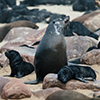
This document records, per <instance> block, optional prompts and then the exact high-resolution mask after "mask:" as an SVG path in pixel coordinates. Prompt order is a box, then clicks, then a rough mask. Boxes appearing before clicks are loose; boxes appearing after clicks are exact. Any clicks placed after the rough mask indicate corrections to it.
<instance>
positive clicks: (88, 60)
mask: <svg viewBox="0 0 100 100" xmlns="http://www.w3.org/2000/svg"><path fill="white" fill-rule="evenodd" d="M80 62H81V63H83V64H88V65H93V64H100V50H99V49H93V50H92V51H89V52H87V53H85V54H83V55H82V57H81V59H80Z"/></svg>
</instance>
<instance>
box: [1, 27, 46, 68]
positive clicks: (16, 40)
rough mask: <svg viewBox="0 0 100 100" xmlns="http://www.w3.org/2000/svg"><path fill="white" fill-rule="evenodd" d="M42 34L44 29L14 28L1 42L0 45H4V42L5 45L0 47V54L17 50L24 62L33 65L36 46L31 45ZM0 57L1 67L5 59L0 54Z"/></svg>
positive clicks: (39, 38) (38, 39)
mask: <svg viewBox="0 0 100 100" xmlns="http://www.w3.org/2000/svg"><path fill="white" fill-rule="evenodd" d="M19 33H21V34H19ZM44 33H45V29H42V30H33V29H31V28H25V27H20V28H14V29H12V30H11V31H10V32H9V33H8V34H7V35H6V37H5V39H4V41H3V42H1V44H4V42H5V44H4V45H3V46H1V48H0V52H1V53H4V52H6V51H8V50H12V49H13V50H17V51H18V52H19V53H20V54H21V56H22V58H23V60H24V61H27V62H30V63H32V64H33V61H34V55H35V52H36V47H37V45H35V46H34V47H33V46H32V45H33V44H34V43H36V42H37V41H40V40H41V39H42V37H43V35H44ZM0 56H1V58H0V64H1V66H3V65H4V63H5V61H6V57H5V55H4V54H1V55H0ZM6 65H7V64H6Z"/></svg>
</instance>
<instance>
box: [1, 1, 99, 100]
mask: <svg viewBox="0 0 100 100" xmlns="http://www.w3.org/2000/svg"><path fill="white" fill-rule="evenodd" d="M18 1H22V0H18ZM18 4H19V3H18V2H17V5H18ZM28 8H29V9H33V8H39V9H40V10H41V9H47V11H51V12H52V13H59V14H65V15H70V18H71V20H72V19H74V18H76V17H78V16H81V15H82V14H83V13H84V12H77V11H73V10H72V6H67V5H64V6H63V5H53V6H52V5H39V6H35V7H28ZM2 25H4V24H0V26H2ZM37 25H38V26H39V29H42V28H45V27H47V25H48V24H46V23H44V22H41V23H37ZM4 43H5V42H3V43H0V47H1V46H2V45H3V44H4ZM91 67H92V68H93V69H95V70H96V71H98V72H99V73H100V65H93V66H91ZM10 72H11V70H10V67H9V66H6V67H5V68H2V69H1V70H0V76H4V75H9V74H10ZM97 76H98V77H97V80H100V75H99V74H97ZM7 78H10V77H7ZM10 79H13V78H10ZM20 79H21V80H22V81H32V80H35V73H34V72H33V73H32V74H30V75H27V76H25V77H23V78H20ZM27 86H28V87H29V88H30V89H31V90H32V91H38V90H41V89H42V83H40V84H37V85H27ZM76 91H78V92H80V93H83V94H85V95H87V96H89V97H92V95H93V91H91V90H80V89H78V90H76ZM33 98H34V96H32V97H31V98H29V99H21V100H33ZM0 100H3V99H0ZM34 100H36V99H34ZM40 100H42V99H40Z"/></svg>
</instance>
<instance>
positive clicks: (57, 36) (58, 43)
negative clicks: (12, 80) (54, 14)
mask: <svg viewBox="0 0 100 100" xmlns="http://www.w3.org/2000/svg"><path fill="white" fill-rule="evenodd" d="M69 20H70V17H69V16H67V17H66V18H58V19H55V20H53V21H52V22H51V23H50V24H49V25H48V27H47V29H46V32H45V35H44V36H43V38H42V40H41V41H40V43H39V45H38V48H37V51H36V54H35V60H34V65H35V72H36V80H35V81H29V82H24V83H26V84H37V83H39V82H40V81H43V79H44V77H45V76H46V75H47V74H48V73H58V72H59V70H60V69H61V68H62V67H63V66H65V65H67V54H66V41H65V39H64V28H66V27H67V26H68V25H69Z"/></svg>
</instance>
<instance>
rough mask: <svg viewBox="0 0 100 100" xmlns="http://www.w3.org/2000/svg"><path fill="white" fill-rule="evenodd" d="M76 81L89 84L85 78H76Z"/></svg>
mask: <svg viewBox="0 0 100 100" xmlns="http://www.w3.org/2000/svg"><path fill="white" fill-rule="evenodd" d="M75 79H76V80H79V81H81V82H84V83H88V82H87V81H86V80H85V79H84V78H83V77H81V76H75Z"/></svg>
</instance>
